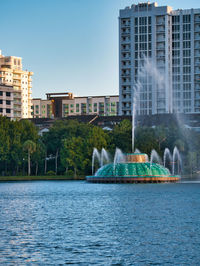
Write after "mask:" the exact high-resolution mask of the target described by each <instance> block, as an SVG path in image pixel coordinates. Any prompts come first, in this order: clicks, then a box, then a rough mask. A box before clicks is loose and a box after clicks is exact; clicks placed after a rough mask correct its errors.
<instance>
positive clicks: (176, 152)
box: [172, 146, 182, 175]
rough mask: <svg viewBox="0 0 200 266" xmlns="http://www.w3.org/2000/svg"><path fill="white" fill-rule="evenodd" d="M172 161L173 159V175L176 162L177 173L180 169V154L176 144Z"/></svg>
mask: <svg viewBox="0 0 200 266" xmlns="http://www.w3.org/2000/svg"><path fill="white" fill-rule="evenodd" d="M176 160H177V161H176ZM172 161H173V167H172V174H173V175H174V174H175V166H176V164H177V172H178V174H179V173H180V170H181V164H182V162H181V156H180V153H179V150H178V148H177V147H176V146H175V147H174V150H173V157H172Z"/></svg>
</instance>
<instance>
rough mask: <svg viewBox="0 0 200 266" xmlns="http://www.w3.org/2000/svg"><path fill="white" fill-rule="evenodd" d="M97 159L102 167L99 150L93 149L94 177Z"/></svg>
mask: <svg viewBox="0 0 200 266" xmlns="http://www.w3.org/2000/svg"><path fill="white" fill-rule="evenodd" d="M95 158H97V160H98V163H99V165H100V163H101V157H100V154H99V152H98V150H97V149H96V148H94V149H93V153H92V175H93V174H94V162H95Z"/></svg>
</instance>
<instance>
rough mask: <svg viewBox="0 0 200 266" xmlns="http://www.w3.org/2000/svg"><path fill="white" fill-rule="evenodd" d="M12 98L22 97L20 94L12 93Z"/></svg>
mask: <svg viewBox="0 0 200 266" xmlns="http://www.w3.org/2000/svg"><path fill="white" fill-rule="evenodd" d="M13 98H14V99H21V98H22V97H21V94H14V96H13Z"/></svg>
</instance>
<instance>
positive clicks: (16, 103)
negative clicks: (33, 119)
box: [13, 101, 22, 105]
mask: <svg viewBox="0 0 200 266" xmlns="http://www.w3.org/2000/svg"><path fill="white" fill-rule="evenodd" d="M13 104H15V105H22V103H21V102H20V101H13Z"/></svg>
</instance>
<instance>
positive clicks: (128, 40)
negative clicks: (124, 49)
mask: <svg viewBox="0 0 200 266" xmlns="http://www.w3.org/2000/svg"><path fill="white" fill-rule="evenodd" d="M130 41H131V40H130V39H125V40H123V39H122V40H121V43H123V44H128V43H130Z"/></svg>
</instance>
